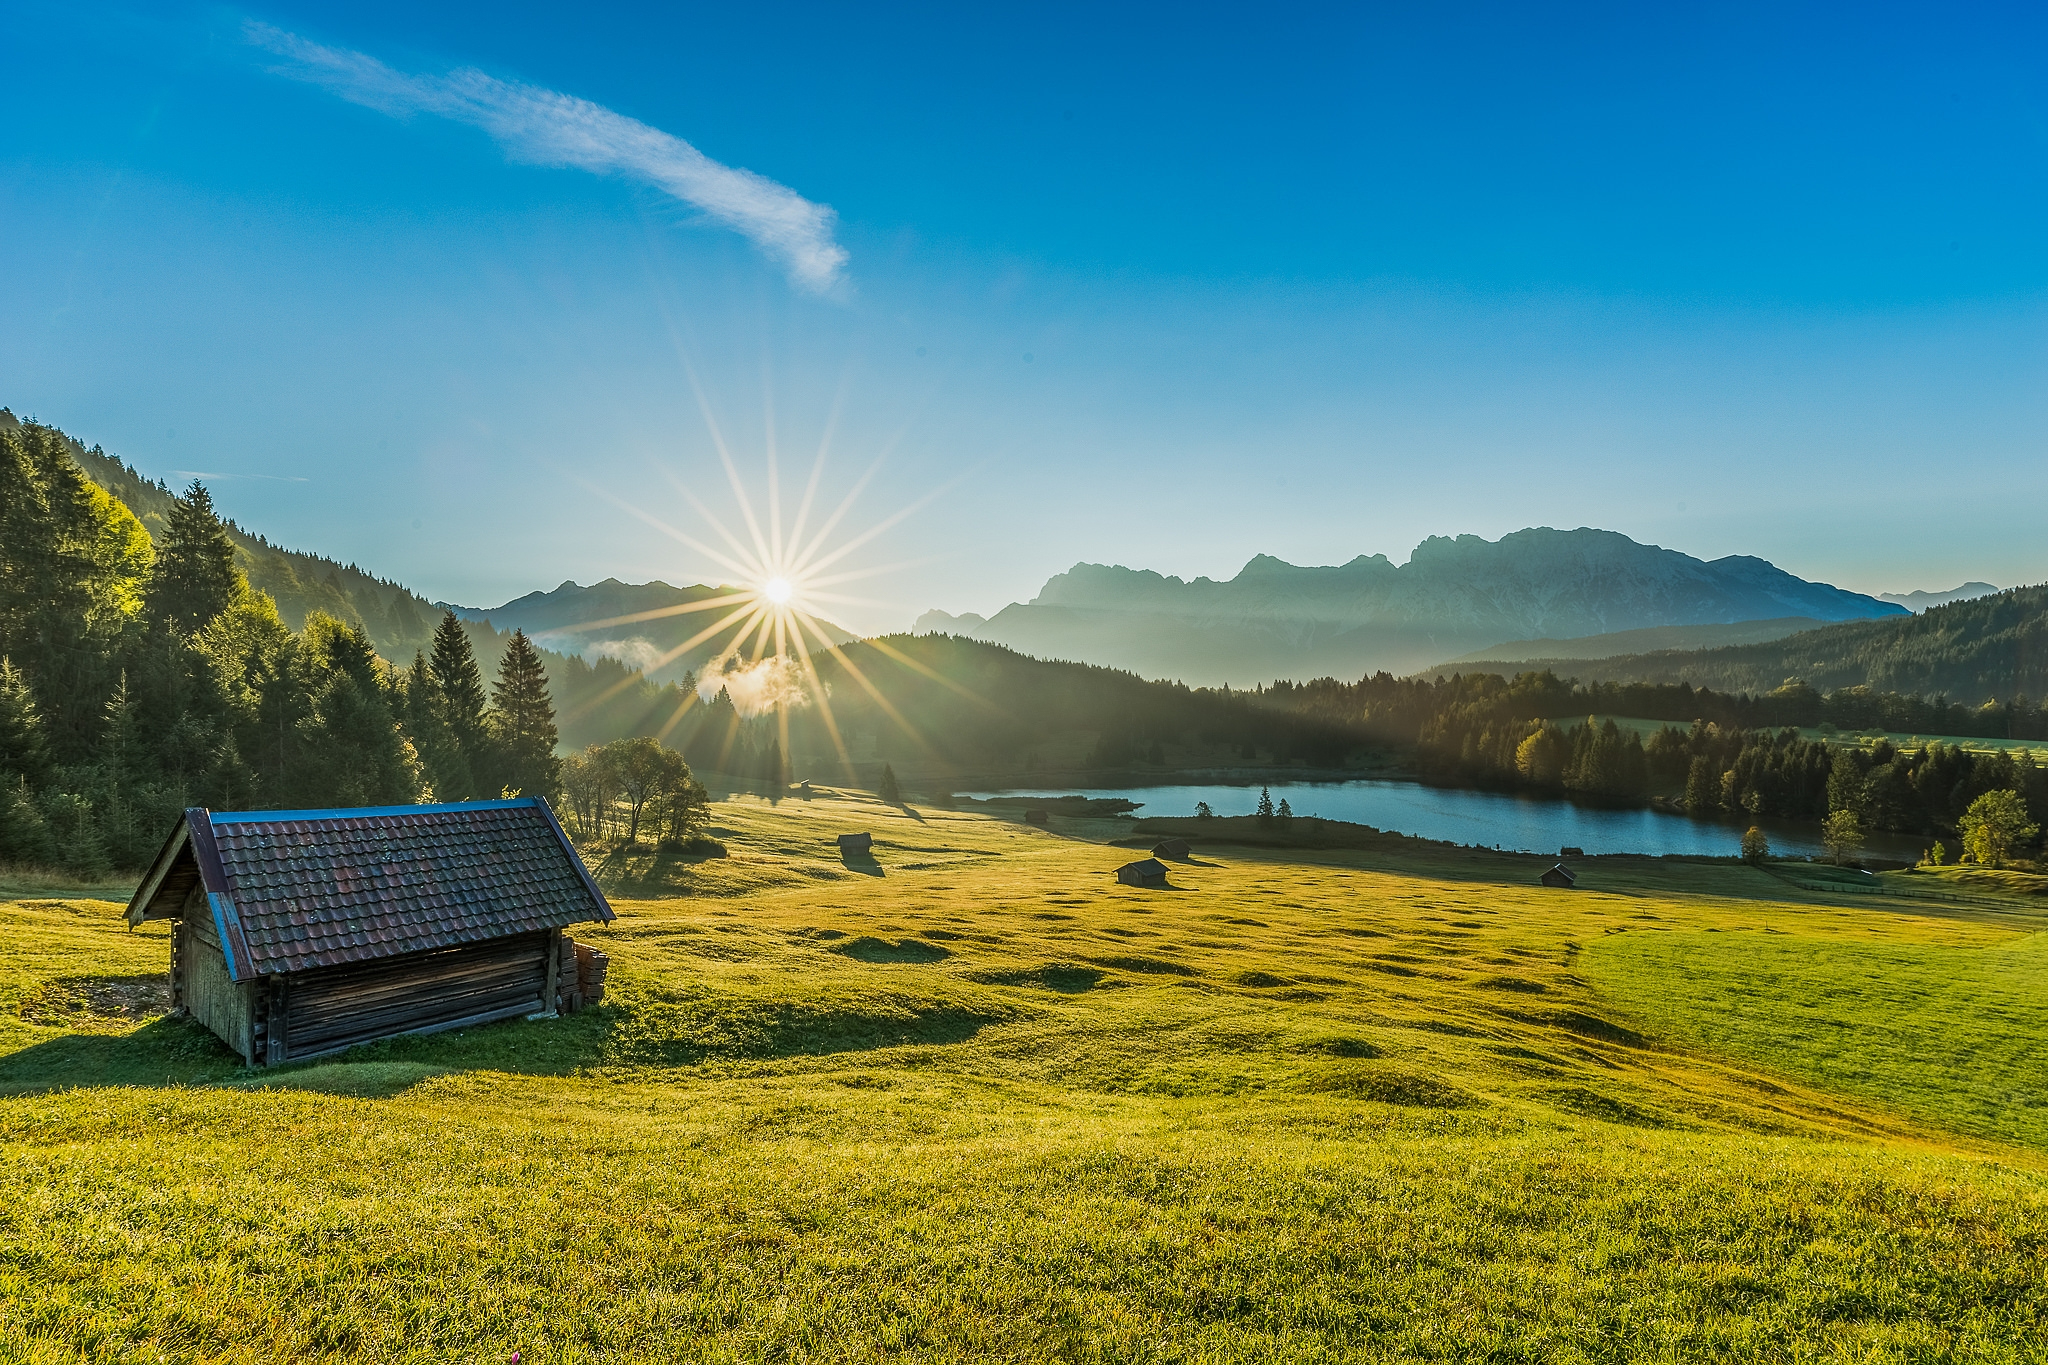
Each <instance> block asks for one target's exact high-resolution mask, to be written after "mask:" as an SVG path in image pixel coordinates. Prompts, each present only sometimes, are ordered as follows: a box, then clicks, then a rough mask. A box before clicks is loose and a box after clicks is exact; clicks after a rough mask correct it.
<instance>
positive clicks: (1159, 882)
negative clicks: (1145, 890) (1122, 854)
mask: <svg viewBox="0 0 2048 1365" xmlns="http://www.w3.org/2000/svg"><path fill="white" fill-rule="evenodd" d="M1116 879H1117V880H1118V881H1120V882H1122V883H1123V884H1124V885H1125V886H1164V885H1166V864H1165V863H1162V862H1160V861H1159V860H1158V859H1157V858H1140V859H1139V860H1138V861H1137V862H1135V863H1125V864H1124V865H1123V866H1122V867H1120V868H1118V869H1117V870H1116Z"/></svg>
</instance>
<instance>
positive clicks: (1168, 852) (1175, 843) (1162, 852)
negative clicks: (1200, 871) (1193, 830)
mask: <svg viewBox="0 0 2048 1365" xmlns="http://www.w3.org/2000/svg"><path fill="white" fill-rule="evenodd" d="M1152 856H1153V857H1155V858H1185V857H1187V856H1188V841H1187V840H1185V839H1161V840H1160V841H1159V842H1158V843H1156V844H1154V845H1152Z"/></svg>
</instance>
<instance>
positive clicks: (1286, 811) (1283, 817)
mask: <svg viewBox="0 0 2048 1365" xmlns="http://www.w3.org/2000/svg"><path fill="white" fill-rule="evenodd" d="M1274 815H1275V816H1276V817H1277V818H1278V819H1279V821H1280V823H1281V825H1283V826H1285V825H1289V824H1292V823H1293V822H1294V807H1292V806H1290V805H1288V804H1287V798H1286V797H1284V796H1283V797H1281V798H1280V809H1279V810H1277V811H1275V812H1274Z"/></svg>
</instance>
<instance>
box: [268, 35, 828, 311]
mask: <svg viewBox="0 0 2048 1365" xmlns="http://www.w3.org/2000/svg"><path fill="white" fill-rule="evenodd" d="M242 32H243V35H244V36H245V37H246V38H247V39H248V40H249V42H250V43H252V44H254V45H255V46H257V47H259V48H262V49H263V50H264V51H266V52H269V53H271V54H272V55H273V56H276V57H278V58H281V59H282V64H281V65H279V66H276V67H273V68H272V70H273V71H275V72H276V73H277V74H278V75H282V76H287V77H290V78H291V79H293V80H298V81H304V82H306V83H307V84H309V85H317V86H319V87H320V88H321V89H323V90H326V91H328V92H330V93H331V94H334V95H338V96H340V97H341V98H342V99H345V100H347V101H349V102H350V103H352V104H360V105H362V106H363V107H364V108H366V109H375V110H377V111H378V112H379V113H383V114H389V115H391V116H392V117H393V118H406V117H409V116H410V115H413V114H422V113H424V114H436V115H439V116H440V117H442V118H446V119H452V120H454V121H455V122H457V123H464V124H468V125H469V126H471V127H473V128H481V129H483V130H484V131H485V132H487V133H489V134H490V135H491V136H492V137H493V138H495V139H496V140H497V142H498V145H499V146H500V147H502V148H504V150H505V154H506V155H507V156H509V157H511V158H513V159H515V160H519V161H525V162H529V163H531V164H534V165H540V166H567V167H575V168H577V169H580V170H586V171H593V172H597V173H600V174H603V173H606V172H610V173H615V174H619V175H623V176H626V177H628V178H630V179H635V180H639V181H642V182H643V183H646V184H649V185H652V186H654V187H655V188H656V189H659V190H661V191H662V192H663V193H665V194H668V195H670V196H671V197H673V198H675V199H678V200H680V201H682V202H683V203H685V204H688V205H690V206H691V207H693V208H696V209H699V210H701V211H703V212H704V213H705V214H706V215H708V216H709V217H711V218H714V219H716V220H717V221H719V222H721V223H723V224H725V225H726V226H727V227H729V228H732V229H733V230H734V231H735V232H738V233H740V234H741V235H742V236H744V237H746V238H747V239H748V240H750V241H751V242H753V243H754V245H755V246H757V247H759V248H760V249H761V251H762V252H764V253H765V254H766V255H768V256H769V257H770V258H771V259H773V260H775V261H776V262H778V263H779V264H780V265H782V267H783V268H784V269H785V270H787V271H788V272H789V276H790V279H791V280H792V281H794V282H795V283H796V284H797V285H799V286H800V287H802V288H804V289H807V290H810V291H811V292H813V293H820V294H822V293H825V292H827V291H828V290H830V289H831V288H832V287H833V286H834V285H836V284H838V283H839V282H840V281H841V280H842V279H843V278H844V275H845V270H846V261H847V254H846V249H845V248H844V247H842V246H840V245H839V244H838V243H837V242H836V241H834V240H833V237H832V231H833V225H834V223H835V222H836V220H837V217H838V215H837V214H835V213H834V212H833V211H832V209H831V207H830V206H829V205H826V204H814V203H812V202H811V201H810V200H808V199H805V198H804V197H803V196H802V195H800V194H798V193H796V191H794V190H791V189H789V188H787V187H786V186H783V185H778V184H776V183H775V182H774V181H772V180H769V179H767V178H766V177H765V176H760V175H756V174H754V173H753V172H752V171H747V170H740V169H738V168H736V167H732V166H726V165H721V164H720V163H719V162H716V161H713V160H712V159H711V158H710V157H708V156H705V155H704V154H703V153H702V152H700V151H698V150H697V149H696V148H695V147H692V146H691V145H690V144H689V143H687V142H685V141H683V140H682V139H681V138H679V137H676V136H674V135H672V134H669V133H664V132H662V131H661V130H660V129H659V128H650V127H649V126H648V125H646V124H644V123H641V122H639V121H638V120H636V119H630V118H627V117H626V116H625V115H623V114H617V113H614V112H612V111H611V110H609V109H606V108H605V107H604V106H602V105H598V104H592V103H591V102H590V101H588V100H584V99H578V98H577V97H576V96H574V95H564V94H561V93H559V92H557V91H553V90H544V89H542V88H540V87H539V86H533V85H523V84H520V83H518V82H515V81H501V80H499V79H498V78H497V77H495V76H489V75H486V74H484V73H483V72H481V71H478V70H475V69H474V68H470V67H464V68H462V69H461V70H458V71H451V72H449V73H448V74H447V75H445V76H413V75H408V74H406V73H405V72H403V71H395V70H393V69H392V68H390V67H388V66H386V65H384V63H382V62H380V61H378V60H377V59H376V58H375V57H371V56H369V55H368V54H366V53H361V52H352V51H350V50H348V49H347V48H336V47H326V46H323V45H322V44H320V43H315V42H312V41H310V40H308V39H305V38H301V37H299V36H298V35H297V34H294V33H287V32H285V31H284V30H283V29H280V28H273V27H272V26H271V25H269V24H264V23H259V22H256V21H255V20H251V21H249V22H248V23H246V24H244V25H243V26H242Z"/></svg>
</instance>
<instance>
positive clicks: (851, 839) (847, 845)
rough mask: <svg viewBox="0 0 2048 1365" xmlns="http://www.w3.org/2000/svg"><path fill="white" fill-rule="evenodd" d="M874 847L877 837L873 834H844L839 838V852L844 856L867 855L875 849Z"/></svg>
mask: <svg viewBox="0 0 2048 1365" xmlns="http://www.w3.org/2000/svg"><path fill="white" fill-rule="evenodd" d="M874 846H875V836H874V835H872V834H842V835H840V836H839V852H840V853H841V854H842V855H844V854H849V853H866V852H868V851H869V850H871V849H873V848H874Z"/></svg>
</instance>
